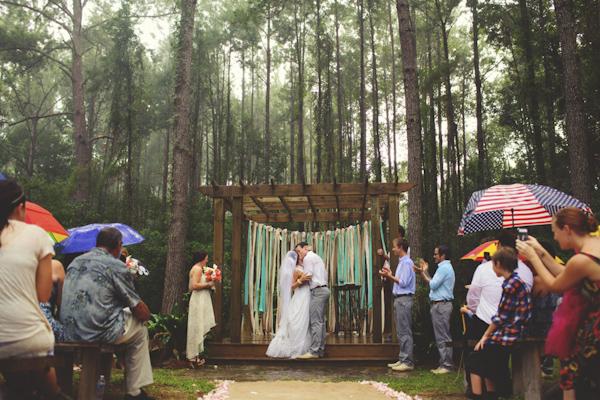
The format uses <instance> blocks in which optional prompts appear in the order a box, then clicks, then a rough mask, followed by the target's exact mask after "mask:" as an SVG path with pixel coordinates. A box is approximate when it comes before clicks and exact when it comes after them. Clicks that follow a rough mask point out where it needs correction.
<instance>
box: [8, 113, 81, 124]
mask: <svg viewBox="0 0 600 400" xmlns="http://www.w3.org/2000/svg"><path fill="white" fill-rule="evenodd" d="M62 115H73V113H72V112H63V113H56V114H49V115H42V116H34V117H27V118H23V119H22V120H20V121H17V122H13V123H10V124H7V125H8V126H15V125H18V124H20V123H22V122H26V121H29V120H31V119H44V118H51V117H60V116H62Z"/></svg>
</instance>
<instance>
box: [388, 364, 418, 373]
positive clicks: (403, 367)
mask: <svg viewBox="0 0 600 400" xmlns="http://www.w3.org/2000/svg"><path fill="white" fill-rule="evenodd" d="M392 369H393V370H394V371H400V372H408V371H414V368H413V367H409V366H408V365H406V364H400V365H399V366H397V367H394V368H392Z"/></svg>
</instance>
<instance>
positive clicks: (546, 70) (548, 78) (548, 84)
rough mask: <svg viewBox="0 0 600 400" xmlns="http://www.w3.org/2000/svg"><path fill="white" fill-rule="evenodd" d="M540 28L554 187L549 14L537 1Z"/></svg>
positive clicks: (551, 171) (554, 145) (541, 0)
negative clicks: (547, 14)
mask: <svg viewBox="0 0 600 400" xmlns="http://www.w3.org/2000/svg"><path fill="white" fill-rule="evenodd" d="M538 5H539V12H540V28H541V37H540V39H541V42H542V43H541V47H542V49H543V54H542V57H543V63H544V92H545V93H544V98H545V107H546V131H547V132H548V153H549V154H548V160H549V161H550V178H549V182H548V183H549V184H550V185H551V186H555V184H556V183H555V182H556V176H557V174H558V159H557V157H556V127H555V122H554V98H553V96H552V87H553V85H552V74H551V70H550V68H551V67H550V56H549V54H548V36H547V35H548V33H547V16H546V13H547V12H550V11H549V9H548V8H547V7H546V4H545V1H543V0H539V2H538Z"/></svg>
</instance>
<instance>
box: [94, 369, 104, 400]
mask: <svg viewBox="0 0 600 400" xmlns="http://www.w3.org/2000/svg"><path fill="white" fill-rule="evenodd" d="M105 386H106V381H105V380H104V375H100V378H98V384H97V385H96V400H102V397H104V387H105Z"/></svg>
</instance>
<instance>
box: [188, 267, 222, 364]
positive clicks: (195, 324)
mask: <svg viewBox="0 0 600 400" xmlns="http://www.w3.org/2000/svg"><path fill="white" fill-rule="evenodd" d="M200 283H207V281H206V277H205V276H204V274H202V277H201V278H200ZM191 285H192V281H191V278H190V283H189V286H191ZM210 292H211V289H201V290H193V291H192V295H191V296H190V307H189V313H188V333H187V349H186V352H185V354H186V357H187V359H188V360H191V359H193V358H194V357H196V356H197V355H198V354H200V353H202V352H203V351H204V338H205V337H206V335H207V334H208V332H210V329H211V328H212V327H213V326H216V325H217V324H216V322H215V313H214V311H213V306H212V300H211V298H210Z"/></svg>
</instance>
